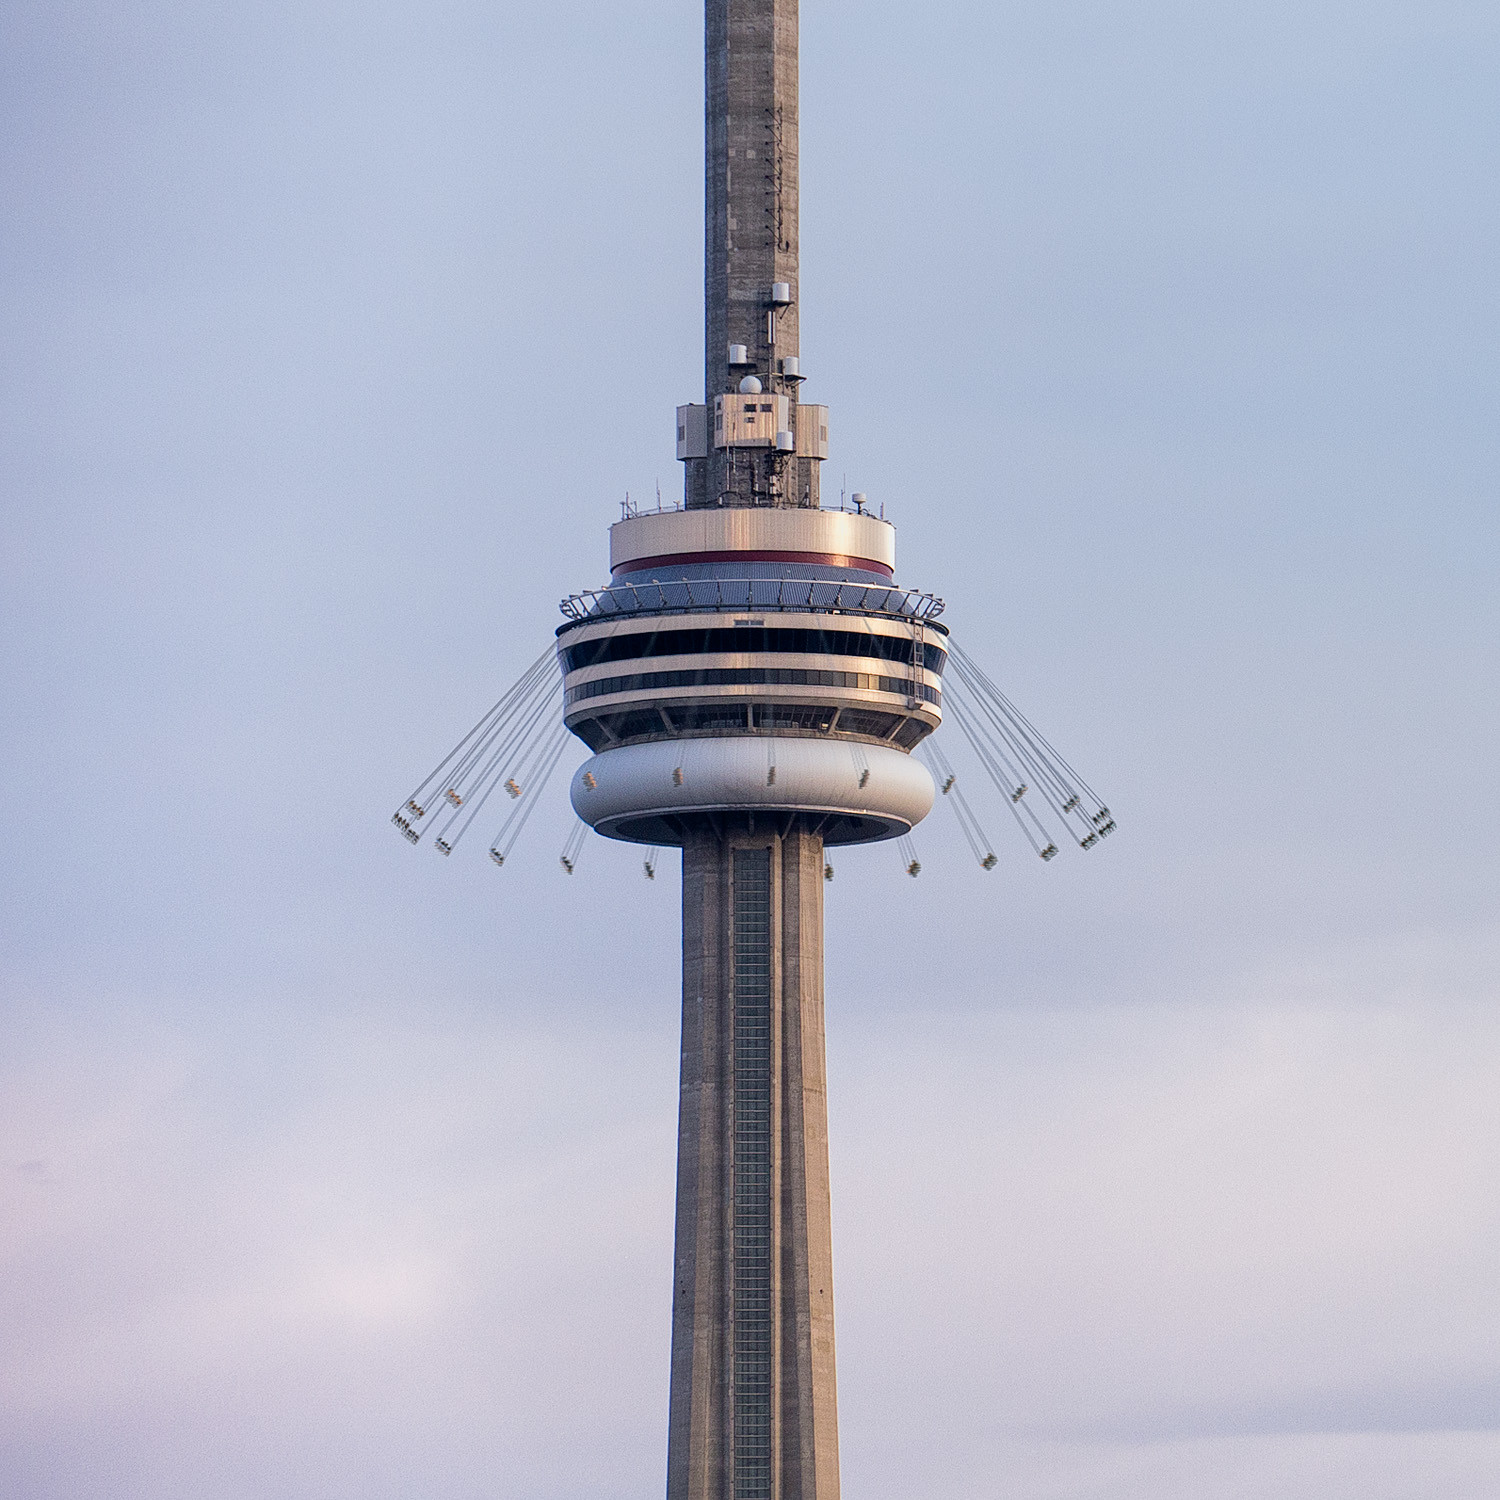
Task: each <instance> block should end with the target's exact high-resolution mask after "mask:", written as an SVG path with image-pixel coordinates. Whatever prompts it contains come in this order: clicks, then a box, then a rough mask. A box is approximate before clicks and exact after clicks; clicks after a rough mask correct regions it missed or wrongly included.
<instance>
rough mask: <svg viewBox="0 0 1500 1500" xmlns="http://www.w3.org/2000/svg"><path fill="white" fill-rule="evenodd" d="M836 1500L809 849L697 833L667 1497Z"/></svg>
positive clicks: (685, 955)
mask: <svg viewBox="0 0 1500 1500" xmlns="http://www.w3.org/2000/svg"><path fill="white" fill-rule="evenodd" d="M779 826H781V827H784V825H779ZM838 1495H839V1472H838V1418H837V1400H836V1393H835V1382H834V1348H833V1253H832V1238H831V1233H830V1215H829V1193H828V1111H827V1093H826V1078H825V1066H824V1045H823V841H822V839H821V837H819V836H818V835H817V834H813V833H808V832H806V831H803V830H801V829H799V828H793V829H792V830H791V831H776V832H757V831H755V827H754V823H753V821H748V822H747V823H746V824H745V825H743V826H741V827H740V828H738V829H734V830H729V831H724V830H723V829H714V830H711V829H708V828H703V829H701V830H698V831H694V832H693V833H691V834H690V835H689V837H688V840H687V842H686V843H685V845H684V847H683V856H682V1093H681V1115H680V1121H679V1129H678V1155H677V1247H676V1275H675V1281H674V1302H673V1310H672V1393H671V1424H670V1433H669V1441H668V1461H667V1496H668V1500H838Z"/></svg>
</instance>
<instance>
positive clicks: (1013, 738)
mask: <svg viewBox="0 0 1500 1500" xmlns="http://www.w3.org/2000/svg"><path fill="white" fill-rule="evenodd" d="M962 675H963V674H962V672H960V676H961V677H962ZM964 686H965V688H966V689H967V690H968V693H969V696H970V698H971V699H972V703H973V706H974V708H975V710H976V711H977V712H979V713H980V714H982V715H983V716H984V717H985V718H986V719H988V720H989V722H990V727H991V729H992V730H993V732H994V733H995V734H996V735H997V736H998V737H999V739H1000V740H1001V742H1002V743H1003V744H1004V745H1005V747H1006V748H1007V749H1008V750H1009V752H1010V755H1009V756H1002V758H1003V759H1006V760H1007V761H1008V760H1009V759H1010V758H1011V757H1013V758H1014V759H1015V760H1016V761H1017V762H1019V763H1020V766H1021V771H1020V772H1019V780H1020V783H1021V784H1020V785H1019V786H1017V787H1016V788H1015V796H1014V797H1013V798H1012V800H1013V801H1016V802H1019V801H1020V800H1021V797H1022V796H1024V794H1025V791H1026V790H1027V789H1028V786H1029V784H1032V783H1034V784H1035V786H1036V788H1037V790H1038V792H1039V793H1040V794H1041V797H1042V799H1043V801H1045V802H1046V803H1047V804H1048V805H1049V806H1050V807H1051V808H1052V811H1053V812H1054V813H1055V814H1056V815H1057V816H1058V818H1059V819H1060V820H1061V822H1062V824H1063V826H1064V827H1067V826H1068V809H1069V805H1070V804H1072V805H1073V806H1075V807H1076V805H1077V803H1078V797H1077V794H1076V793H1075V792H1074V790H1073V788H1072V787H1071V786H1070V785H1069V784H1068V783H1067V781H1066V779H1065V778H1064V777H1063V776H1062V774H1061V773H1060V772H1059V771H1058V769H1057V768H1056V767H1055V766H1054V765H1053V764H1051V762H1050V761H1049V760H1047V759H1046V758H1045V757H1043V756H1042V755H1041V754H1040V753H1039V752H1038V751H1037V750H1036V748H1035V747H1034V746H1032V745H1030V744H1028V743H1027V742H1026V741H1025V740H1024V739H1022V738H1020V737H1019V735H1018V733H1017V732H1016V730H1015V728H1014V727H1013V726H1011V725H1010V724H1008V723H1007V721H1006V720H1005V719H1004V718H1003V717H1002V716H1001V714H1000V713H999V712H998V711H997V708H996V705H995V704H994V703H993V702H991V701H989V699H988V698H987V697H986V696H985V695H984V693H983V692H982V691H980V690H977V689H976V688H974V687H973V686H972V685H971V683H970V682H969V681H968V680H967V679H966V678H965V679H964ZM996 749H997V752H998V746H997V747H996Z"/></svg>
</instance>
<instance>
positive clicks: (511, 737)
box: [450, 675, 557, 808]
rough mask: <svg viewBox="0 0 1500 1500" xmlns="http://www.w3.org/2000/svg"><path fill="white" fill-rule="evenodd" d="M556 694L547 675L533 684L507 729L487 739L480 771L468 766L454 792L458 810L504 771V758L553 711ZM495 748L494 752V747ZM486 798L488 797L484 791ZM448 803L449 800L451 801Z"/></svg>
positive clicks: (507, 724)
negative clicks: (490, 779) (500, 771)
mask: <svg viewBox="0 0 1500 1500" xmlns="http://www.w3.org/2000/svg"><path fill="white" fill-rule="evenodd" d="M556 690H557V681H556V679H555V678H553V677H550V676H548V675H543V676H542V677H539V678H538V679H537V681H536V682H535V683H534V684H533V686H532V688H531V690H530V692H529V693H528V695H527V697H526V699H525V700H524V701H523V702H521V703H519V704H518V705H517V706H516V709H515V711H514V712H513V713H512V715H511V716H510V718H509V719H508V720H507V723H506V726H505V727H503V728H501V729H499V730H497V731H496V733H495V734H494V735H493V736H492V737H491V738H490V740H489V741H488V745H487V750H486V758H485V760H484V762H483V764H482V767H481V768H480V769H479V770H478V771H475V770H474V769H473V767H472V766H471V768H470V770H469V771H466V772H465V774H464V777H463V778H462V779H461V780H460V782H459V784H458V785H457V786H455V788H454V790H455V791H456V792H458V793H459V802H458V804H457V806H458V807H460V808H461V807H462V806H463V805H464V803H466V802H467V801H468V800H469V799H470V798H471V797H472V796H473V795H474V794H475V793H476V792H478V791H479V790H480V789H481V788H483V787H484V786H485V783H486V782H487V781H488V779H489V778H490V777H491V776H492V775H495V774H497V771H499V770H503V769H504V761H505V759H506V757H507V756H509V755H511V754H513V753H515V752H516V750H517V747H519V746H520V745H521V744H524V742H525V741H526V740H527V739H528V738H529V737H530V735H531V734H532V733H534V732H535V729H536V726H537V724H538V722H539V721H540V720H541V718H542V717H543V716H544V715H546V714H548V713H549V712H550V711H551V708H552V700H553V694H554V693H555V692H556ZM497 742H498V748H494V747H495V746H496V745H497ZM485 795H486V796H487V795H488V791H486V793H485ZM450 800H451V799H450Z"/></svg>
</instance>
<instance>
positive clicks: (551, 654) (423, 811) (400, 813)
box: [392, 646, 557, 843]
mask: <svg viewBox="0 0 1500 1500" xmlns="http://www.w3.org/2000/svg"><path fill="white" fill-rule="evenodd" d="M556 660H557V655H556V649H555V648H554V647H552V646H549V647H548V648H547V649H546V650H545V651H544V652H543V653H542V654H541V655H540V656H539V657H537V659H536V660H535V661H534V662H532V663H531V665H530V666H529V667H527V669H526V670H525V671H524V672H523V673H522V674H521V676H520V678H519V679H518V680H517V682H516V683H515V684H513V685H512V687H511V688H510V689H509V690H508V691H507V692H506V693H505V694H504V696H503V697H502V698H501V699H500V700H499V702H497V703H496V704H495V705H494V706H493V707H492V708H490V709H489V710H488V711H487V712H486V713H485V714H483V715H482V716H481V718H480V719H479V722H478V723H477V724H475V725H474V727H473V728H472V729H471V730H469V732H468V733H467V734H466V735H465V736H464V737H463V738H462V739H461V740H460V741H459V742H458V744H457V745H455V746H454V747H453V749H452V750H450V751H449V752H448V754H447V755H445V756H444V757H443V759H442V760H441V761H439V762H438V764H437V765H436V766H435V767H434V768H433V770H432V771H431V772H430V773H429V774H428V775H427V777H426V778H425V779H424V780H423V781H422V782H421V783H420V784H419V785H418V786H417V788H416V790H415V791H413V792H412V794H411V796H410V797H408V798H407V799H406V801H405V802H404V803H403V804H402V805H401V807H400V808H399V809H398V810H397V812H396V814H395V816H394V818H393V819H392V821H393V822H394V823H395V824H396V825H397V826H398V827H399V828H400V829H401V831H402V833H403V834H404V835H405V836H406V837H407V838H408V839H410V840H411V842H412V843H417V842H419V841H420V840H421V837H422V834H423V832H425V827H424V828H421V829H419V828H417V827H416V826H414V825H413V823H412V821H411V819H412V818H415V819H417V820H418V821H420V820H421V819H423V818H425V817H426V816H427V814H428V812H429V811H431V809H430V808H429V807H427V805H426V804H425V803H424V802H423V801H422V800H421V799H422V797H423V795H424V794H425V793H426V792H427V790H428V788H429V787H431V786H432V785H433V784H434V783H435V782H438V781H439V780H440V779H441V778H443V777H444V776H445V774H446V773H447V772H448V770H449V767H450V766H453V765H454V761H455V760H457V761H458V762H459V765H463V764H465V763H466V762H467V761H468V759H469V757H470V756H471V755H472V754H473V753H474V751H475V748H476V744H477V745H483V744H486V743H488V742H489V741H490V740H491V739H492V737H493V736H494V734H495V733H496V732H497V731H498V730H499V728H500V727H501V726H502V725H503V724H504V722H505V721H506V720H507V719H509V718H510V717H512V716H513V714H514V712H515V709H516V706H517V704H518V703H519V701H520V700H521V699H522V698H524V697H525V696H527V695H528V694H529V692H530V690H531V688H532V686H533V685H534V683H535V682H536V680H537V678H538V677H539V676H541V675H545V670H546V668H547V666H548V664H549V662H550V663H552V664H554V666H555V663H556ZM457 770H458V767H454V772H455V776H454V777H450V778H449V779H450V780H452V779H455V778H456V773H457ZM408 814H410V817H408ZM427 826H430V825H427Z"/></svg>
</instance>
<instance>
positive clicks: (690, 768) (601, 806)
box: [569, 735, 935, 844]
mask: <svg viewBox="0 0 1500 1500" xmlns="http://www.w3.org/2000/svg"><path fill="white" fill-rule="evenodd" d="M861 782H863V783H864V784H863V785H861ZM569 795H570V797H571V799H572V802H573V810H574V811H575V812H576V813H577V814H578V816H579V817H580V818H582V819H583V821H584V822H585V823H587V824H589V826H590V827H592V828H593V829H595V831H596V832H598V833H601V834H603V835H604V836H605V837H606V838H613V839H624V840H627V841H629V842H631V843H638V844H677V843H681V841H682V840H681V835H680V833H679V832H677V831H676V829H680V827H681V823H680V821H678V822H677V824H676V828H674V826H673V820H681V819H683V818H692V817H694V816H695V815H702V814H706V813H769V814H773V815H774V814H788V813H801V814H803V815H805V816H807V817H809V818H818V817H820V816H822V817H825V818H826V819H827V825H826V831H825V834H824V837H825V841H826V842H828V843H831V844H835V843H837V844H855V843H873V842H875V841H876V840H879V839H893V838H899V837H900V836H901V835H902V834H904V833H909V832H910V831H911V829H912V827H913V826H914V825H915V824H917V823H920V822H921V821H922V819H923V818H925V817H926V816H927V814H928V813H929V812H931V811H932V803H933V797H934V795H935V789H934V787H933V784H932V777H931V776H930V775H928V772H927V768H926V766H924V765H923V764H922V763H921V761H918V760H913V759H912V757H911V756H909V755H906V754H904V753H903V752H902V751H900V750H895V749H892V748H891V747H889V746H886V745H872V744H867V743H856V742H852V741H847V740H846V741H839V740H824V739H813V738H811V737H792V736H788V737H786V738H779V737H777V736H775V735H725V736H717V737H705V738H701V739H681V740H651V741H647V742H645V743H644V744H637V745H621V746H618V747H617V748H615V749H612V750H602V751H600V753H599V754H598V755H595V756H593V757H592V758H591V759H589V760H586V761H585V762H584V763H583V764H582V765H581V766H579V768H578V770H577V771H576V772H575V773H574V775H573V784H572V787H571V788H570V790H569Z"/></svg>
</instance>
